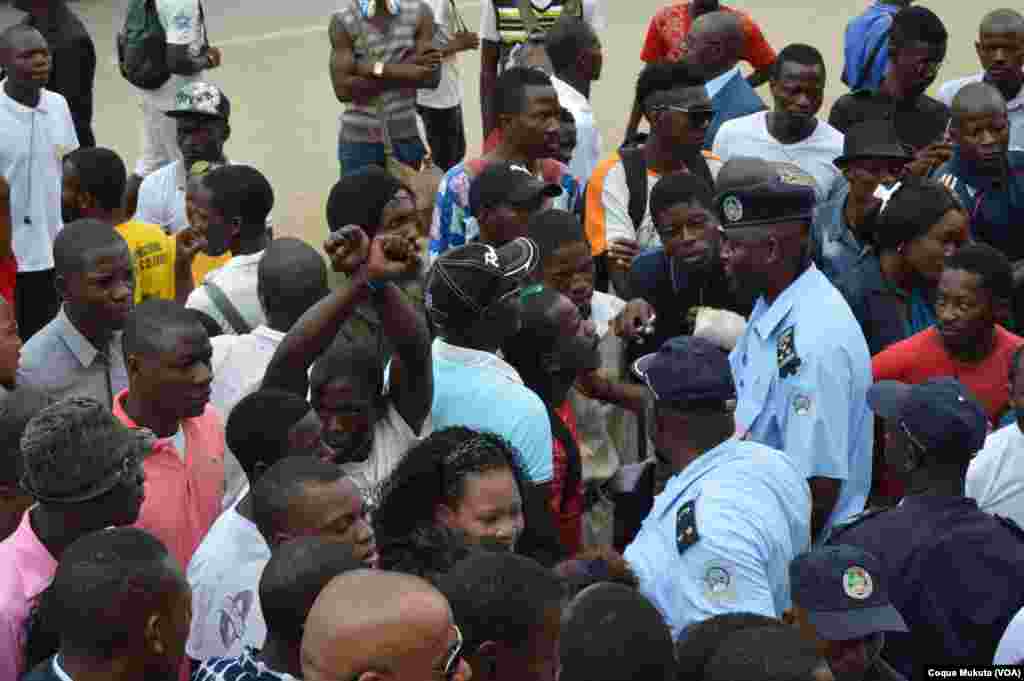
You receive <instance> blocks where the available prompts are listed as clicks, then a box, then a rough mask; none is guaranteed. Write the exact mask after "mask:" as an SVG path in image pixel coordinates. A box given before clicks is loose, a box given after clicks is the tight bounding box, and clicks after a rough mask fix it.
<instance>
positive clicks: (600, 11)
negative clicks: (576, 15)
mask: <svg viewBox="0 0 1024 681" xmlns="http://www.w3.org/2000/svg"><path fill="white" fill-rule="evenodd" d="M530 2H531V3H533V6H534V7H536V8H537V10H539V11H541V12H543V11H544V10H545V8H547V6H548V3H546V2H543V0H530ZM603 2H604V0H583V20H584V21H586V22H587V23H588V24H590V25H591V26H593V27H594V30H595V31H596V32H597V33H598V34H600V33H601V32H602V31H604V29H605V28H607V26H608V20H607V18H606V17H605V15H604V4H603ZM480 39H481V40H490V41H491V42H494V43H500V42H501V36H500V35H499V34H498V19H497V15H495V13H494V3H493V2H492V0H483V6H482V7H481V8H480Z"/></svg>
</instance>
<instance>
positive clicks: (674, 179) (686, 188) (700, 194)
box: [650, 173, 715, 227]
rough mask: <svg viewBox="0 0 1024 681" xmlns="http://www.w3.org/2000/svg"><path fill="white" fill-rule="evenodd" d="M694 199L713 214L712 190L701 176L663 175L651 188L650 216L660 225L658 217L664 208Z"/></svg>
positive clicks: (690, 174) (691, 174)
mask: <svg viewBox="0 0 1024 681" xmlns="http://www.w3.org/2000/svg"><path fill="white" fill-rule="evenodd" d="M694 201H696V202H697V203H699V204H700V205H701V206H702V207H704V208H706V209H707V210H708V211H709V212H711V213H712V214H714V210H715V200H714V190H713V189H712V188H711V186H710V185H709V184H708V183H707V182H705V181H704V179H703V178H701V177H699V176H697V175H694V174H693V173H672V174H671V175H665V176H664V177H662V178H661V179H660V180H658V182H657V183H656V184H655V185H654V188H653V189H652V190H651V199H650V211H651V218H652V219H653V220H654V224H655V225H657V226H659V227H661V226H662V225H661V224H660V223H659V219H660V216H661V215H662V214H663V213H664V212H665V211H666V210H668V209H670V208H672V207H673V206H676V205H678V204H681V203H686V204H688V203H693V202H694Z"/></svg>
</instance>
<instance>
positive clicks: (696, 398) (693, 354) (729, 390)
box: [633, 336, 736, 408]
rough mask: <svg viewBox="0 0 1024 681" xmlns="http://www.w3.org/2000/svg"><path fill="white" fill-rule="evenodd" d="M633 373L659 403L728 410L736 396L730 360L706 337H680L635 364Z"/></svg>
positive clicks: (670, 340) (669, 341)
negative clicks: (729, 403)
mask: <svg viewBox="0 0 1024 681" xmlns="http://www.w3.org/2000/svg"><path fill="white" fill-rule="evenodd" d="M633 372H634V373H635V374H636V375H637V377H639V378H640V379H641V380H642V381H644V382H645V383H646V384H647V387H648V388H650V390H651V392H652V393H653V394H654V399H655V400H657V401H658V402H671V403H674V404H677V405H679V406H682V407H689V408H700V407H707V408H724V407H725V403H726V402H727V401H728V400H731V399H733V398H735V397H736V386H735V385H734V384H733V381H732V370H731V369H730V368H729V358H728V356H727V355H726V354H725V352H723V351H722V350H721V349H720V348H719V347H718V346H717V345H715V344H714V343H711V342H710V341H707V340H704V339H703V338H695V337H693V336H676V337H675V338H670V339H668V340H667V341H665V343H664V344H663V345H662V346H661V348H659V349H658V351H657V352H653V353H651V354H649V355H644V356H643V357H641V358H640V359H638V360H636V362H634V363H633Z"/></svg>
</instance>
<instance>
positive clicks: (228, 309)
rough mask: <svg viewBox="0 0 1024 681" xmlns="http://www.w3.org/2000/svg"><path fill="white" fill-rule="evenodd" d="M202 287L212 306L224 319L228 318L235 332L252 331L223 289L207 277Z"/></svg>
mask: <svg viewBox="0 0 1024 681" xmlns="http://www.w3.org/2000/svg"><path fill="white" fill-rule="evenodd" d="M203 287H204V288H205V289H206V293H207V295H209V296H210V302H212V303H213V306H214V307H216V308H217V310H218V311H219V312H220V313H221V314H222V315H224V319H226V320H228V324H230V325H231V328H232V329H234V331H235V333H237V334H240V335H241V334H245V333H249V332H250V331H252V327H251V326H249V324H248V322H246V321H245V318H244V317H242V313H241V312H239V311H238V308H237V307H235V304H234V303H232V302H231V300H230V299H229V298H228V297H227V295H225V293H224V289H222V288H221V287H220V286H217V285H216V284H214V283H213V282H212V281H210V280H209V279H207V280H206V281H204V282H203Z"/></svg>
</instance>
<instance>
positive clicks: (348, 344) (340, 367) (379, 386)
mask: <svg viewBox="0 0 1024 681" xmlns="http://www.w3.org/2000/svg"><path fill="white" fill-rule="evenodd" d="M339 378H345V379H348V380H351V381H353V382H354V383H356V384H357V385H359V386H361V387H363V388H365V389H366V390H367V391H372V392H373V394H374V395H378V396H379V395H380V394H381V393H382V391H383V389H384V363H383V361H382V360H381V353H380V348H379V347H378V345H377V344H376V343H373V342H371V341H370V340H368V339H365V338H362V339H358V340H356V341H350V340H349V339H347V338H344V337H342V336H339V337H338V338H336V339H335V340H334V342H333V343H331V345H330V347H329V348H327V350H326V351H324V353H323V354H322V355H320V356H319V357H317V359H316V361H315V362H314V363H313V367H312V369H311V370H310V372H309V388H310V392H311V394H312V396H313V402H314V404H316V403H317V401H318V399H319V392H320V391H321V390H322V389H323V387H324V386H325V385H327V384H328V383H331V382H332V381H335V380H337V379H339Z"/></svg>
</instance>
